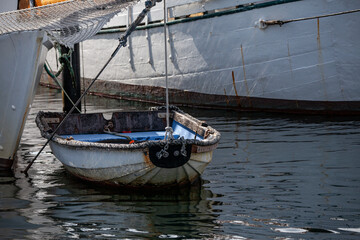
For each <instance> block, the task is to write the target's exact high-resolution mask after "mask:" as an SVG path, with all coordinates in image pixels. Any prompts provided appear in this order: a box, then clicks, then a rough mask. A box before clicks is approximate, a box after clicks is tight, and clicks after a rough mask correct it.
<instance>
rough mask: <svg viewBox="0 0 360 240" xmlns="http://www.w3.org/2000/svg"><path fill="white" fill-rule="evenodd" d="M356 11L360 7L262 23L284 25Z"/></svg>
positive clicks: (359, 10) (262, 22)
mask: <svg viewBox="0 0 360 240" xmlns="http://www.w3.org/2000/svg"><path fill="white" fill-rule="evenodd" d="M355 12H360V9H355V10H350V11H345V12H337V13H330V14H324V15H319V16H313V17H304V18H295V19H289V20H267V21H260V23H261V24H264V25H265V26H269V25H279V26H282V25H284V24H286V23H291V22H299V21H306V20H311V19H318V18H325V17H332V16H338V15H343V14H349V13H355Z"/></svg>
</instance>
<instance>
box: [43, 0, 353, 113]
mask: <svg viewBox="0 0 360 240" xmlns="http://www.w3.org/2000/svg"><path fill="white" fill-rule="evenodd" d="M178 2H179V3H178ZM184 2H185V1H169V2H168V3H169V5H171V6H172V7H171V10H174V11H175V12H184V13H185V12H186V11H190V12H191V11H192V10H193V9H192V6H193V7H194V8H196V7H198V8H201V4H203V5H205V7H206V5H216V4H217V5H218V6H217V8H222V7H228V5H236V4H243V3H249V2H254V3H256V4H257V3H259V2H257V1H222V0H219V1H209V2H208V1H205V2H204V1H202V2H201V4H200V3H198V4H197V5H196V4H195V5H196V6H195V5H194V4H193V5H191V4H190V3H195V2H199V1H186V4H187V3H189V4H188V5H182V6H176V5H181V4H184ZM261 2H278V3H279V4H274V5H270V4H269V5H268V6H266V7H259V8H249V9H248V10H244V11H238V12H236V11H235V10H234V13H232V14H226V15H221V16H216V17H209V18H199V19H198V20H196V21H185V22H180V20H179V21H178V20H175V22H176V21H177V22H176V23H174V24H170V25H169V39H168V45H169V46H168V49H169V87H170V88H171V89H172V93H173V96H172V99H171V100H172V101H173V102H174V103H178V104H184V105H197V106H202V107H204V106H205V107H220V108H231V109H240V110H261V111H263V110H266V111H287V112H323V113H339V114H352V113H358V112H360V107H359V104H360V97H359V94H358V92H359V91H360V85H359V76H360V72H359V69H360V65H359V62H360V57H359V56H360V48H358V47H357V46H358V39H359V37H360V30H359V28H358V25H359V14H360V13H351V14H345V15H340V16H333V17H328V18H321V19H320V20H317V19H313V20H308V21H299V22H294V23H289V24H286V25H283V26H282V27H279V26H269V27H268V28H266V29H260V28H259V26H258V25H256V22H257V21H259V20H261V19H264V20H270V19H280V20H288V19H294V18H302V17H312V16H318V15H322V14H331V13H337V12H342V11H347V10H354V9H359V8H360V1H352V0H344V1H326V0H317V1H313V0H302V1H261ZM280 2H284V4H281V3H280ZM285 2H287V3H285ZM226 4H227V5H226ZM225 5H226V6H225ZM263 5H264V4H263ZM263 5H262V6H263ZM205 7H204V8H205ZM300 10H301V11H300ZM136 11H137V10H134V11H130V10H129V12H130V13H132V14H133V15H136ZM154 11H155V12H152V13H151V18H150V19H151V20H156V18H157V17H158V15H159V12H160V10H159V11H157V12H156V9H154ZM194 11H195V10H194ZM130 15H131V14H130ZM131 16H132V15H131ZM125 20H126V16H124V15H122V16H119V17H118V18H117V19H113V20H112V22H111V23H110V25H109V27H116V26H118V25H125V24H126V21H125ZM170 23H171V21H170ZM119 34H121V33H119V32H116V31H114V29H108V30H107V31H104V34H101V35H97V36H95V37H94V38H93V39H91V40H87V41H85V42H84V43H83V49H84V51H83V54H84V55H83V56H84V58H83V59H84V62H83V66H84V69H85V71H84V76H85V78H87V79H91V78H92V77H93V76H95V74H96V71H97V69H96V67H94V66H97V65H98V64H99V62H106V60H107V58H108V56H109V55H110V54H111V51H112V49H114V47H115V46H116V44H117V38H118V36H119ZM163 49H164V42H163V29H162V28H161V26H156V27H152V28H150V27H148V28H147V27H146V25H145V26H143V27H142V28H141V29H140V30H138V31H136V32H134V34H133V35H132V37H131V39H130V40H129V46H128V48H125V49H122V50H121V52H120V53H119V55H118V56H117V57H116V58H115V59H114V61H113V62H112V63H111V64H110V65H109V68H108V69H107V70H106V71H105V72H104V73H103V74H102V75H101V76H100V79H101V80H103V82H102V83H100V82H99V84H98V85H97V86H95V88H94V89H93V90H92V91H93V92H94V93H95V94H100V95H104V96H110V97H119V98H128V99H138V100H142V101H150V102H163V97H162V96H161V95H160V93H162V92H163V88H164V85H165V81H164V73H163V69H164V59H163V57H164V53H163ZM49 60H52V61H54V57H51V59H49ZM131 89H133V90H131ZM149 95H152V96H151V97H149ZM202 99H204V101H202Z"/></svg>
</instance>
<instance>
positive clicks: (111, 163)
mask: <svg viewBox="0 0 360 240" xmlns="http://www.w3.org/2000/svg"><path fill="white" fill-rule="evenodd" d="M50 147H51V149H52V151H53V154H54V155H55V156H56V158H57V159H58V160H59V161H60V162H61V163H62V164H63V165H64V167H65V168H66V170H68V171H69V172H70V173H72V174H73V175H75V176H77V177H80V178H82V179H85V180H90V181H93V182H99V183H102V184H110V185H119V186H128V187H141V186H148V187H151V186H153V187H155V186H163V185H166V186H169V185H183V184H189V183H192V182H194V181H195V180H196V179H198V177H199V176H200V175H201V174H202V173H203V172H204V170H205V168H206V166H207V165H208V164H209V163H210V162H211V160H212V152H213V151H210V152H203V153H192V154H191V158H190V160H189V161H188V162H187V163H185V164H184V165H183V166H181V167H177V168H171V169H169V168H161V167H157V166H155V165H154V164H153V163H152V162H151V161H150V159H149V157H148V152H144V151H143V150H137V151H129V150H118V151H113V150H109V149H102V150H99V149H83V148H82V149H80V148H71V147H69V146H66V145H65V146H64V145H60V144H58V143H55V142H50Z"/></svg>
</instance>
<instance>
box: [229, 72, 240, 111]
mask: <svg viewBox="0 0 360 240" xmlns="http://www.w3.org/2000/svg"><path fill="white" fill-rule="evenodd" d="M231 75H232V80H233V85H234V90H235V95H236V100H237V104H238V105H239V107H241V101H240V97H239V94H238V92H237V89H236V84H235V74H234V71H232V72H231Z"/></svg>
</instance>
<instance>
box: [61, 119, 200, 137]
mask: <svg viewBox="0 0 360 240" xmlns="http://www.w3.org/2000/svg"><path fill="white" fill-rule="evenodd" d="M172 128H173V130H174V138H175V139H178V138H179V137H180V136H183V137H184V138H185V139H194V137H195V132H193V131H191V130H190V129H188V128H186V127H185V126H183V125H181V124H180V123H178V122H176V121H173V124H172ZM119 134H121V135H126V136H129V137H130V138H131V139H132V140H135V141H148V140H163V139H164V136H165V131H152V132H132V133H119ZM61 137H62V138H70V137H72V138H73V139H74V140H77V141H83V142H99V141H105V140H115V139H126V138H125V137H121V136H116V135H113V134H107V133H101V134H73V135H61ZM196 138H197V139H199V140H200V139H203V138H202V137H200V136H199V135H197V137H196Z"/></svg>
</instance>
